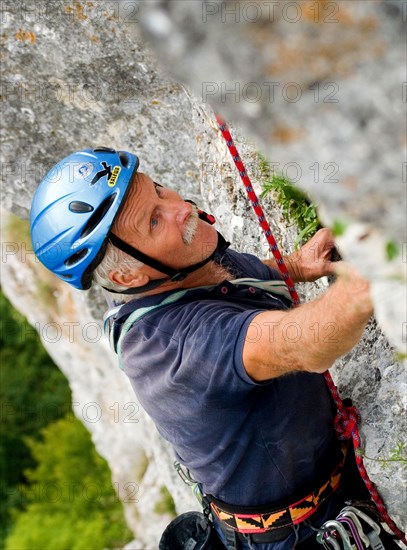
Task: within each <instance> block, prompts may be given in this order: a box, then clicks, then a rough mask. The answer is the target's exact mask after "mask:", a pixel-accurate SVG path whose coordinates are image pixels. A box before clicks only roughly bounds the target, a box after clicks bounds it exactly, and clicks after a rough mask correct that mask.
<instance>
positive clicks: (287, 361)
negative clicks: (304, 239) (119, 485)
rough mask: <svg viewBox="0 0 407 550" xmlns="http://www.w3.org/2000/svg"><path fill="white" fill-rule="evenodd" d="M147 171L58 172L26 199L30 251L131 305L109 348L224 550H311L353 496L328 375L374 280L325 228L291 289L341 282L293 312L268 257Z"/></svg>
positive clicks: (66, 163)
mask: <svg viewBox="0 0 407 550" xmlns="http://www.w3.org/2000/svg"><path fill="white" fill-rule="evenodd" d="M138 164H139V161H138V158H137V157H136V156H135V155H133V154H131V153H128V152H123V151H119V152H117V151H115V150H113V149H109V148H96V149H88V150H85V151H81V152H78V153H75V154H73V155H71V156H69V157H67V158H66V159H64V160H63V161H61V162H60V163H58V164H57V165H56V166H55V167H54V169H53V170H51V172H49V173H48V174H47V176H46V177H45V179H44V180H43V182H42V183H41V185H40V186H39V188H38V189H37V191H36V193H35V196H34V199H33V203H32V209H31V236H32V241H33V247H34V251H35V253H36V255H37V256H38V258H39V259H40V260H41V261H42V262H43V263H44V265H45V266H46V267H48V268H49V269H51V270H52V271H53V272H54V273H55V274H56V275H57V276H58V277H60V278H61V279H62V280H65V281H67V282H69V283H70V284H72V285H73V286H74V287H75V288H78V289H88V288H90V286H91V284H92V281H96V282H97V283H98V284H99V285H101V286H102V287H103V288H105V289H106V290H107V291H108V292H109V295H110V296H113V299H111V300H110V302H111V304H110V305H115V304H117V303H118V302H124V304H123V305H121V306H120V307H115V308H114V309H113V310H112V311H111V313H110V316H109V318H108V319H107V322H108V323H110V324H111V341H112V342H113V345H114V346H115V348H116V350H117V351H118V354H119V359H120V362H121V365H122V367H123V369H124V371H125V372H126V374H127V376H128V377H129V379H130V381H131V384H132V386H133V388H134V391H135V393H136V395H137V398H138V400H139V402H140V403H141V405H142V406H143V407H144V409H145V410H146V412H147V413H148V414H149V415H150V416H151V418H152V419H153V420H154V422H155V424H156V426H157V429H158V431H159V432H160V434H161V435H162V436H163V437H164V438H165V439H166V440H167V441H169V442H170V443H171V444H172V446H173V448H174V452H175V456H176V458H177V460H179V462H180V463H181V464H183V465H185V466H186V467H187V468H188V469H189V470H190V472H191V474H192V476H193V477H194V478H195V479H196V480H198V481H199V483H200V484H201V488H202V491H203V493H204V494H206V495H208V499H209V500H210V501H211V506H212V515H213V519H214V523H215V526H216V529H217V531H218V533H219V535H220V537H221V538H222V540H223V542H224V544H225V545H226V544H228V545H229V546H228V547H229V548H233V547H236V548H237V547H239V548H242V549H246V548H249V547H250V548H258V549H262V550H267V549H270V550H271V549H273V550H284V549H291V548H293V547H294V546H295V545H297V546H296V547H298V548H304V549H305V548H317V547H318V545H317V543H316V542H315V534H314V530H315V527H318V526H320V525H321V524H322V523H323V522H324V521H325V520H327V519H328V518H334V517H335V516H336V514H337V513H338V511H339V510H340V508H341V507H342V506H343V499H344V494H343V491H344V487H346V481H344V482H343V483H342V489H341V482H340V474H341V471H342V468H343V461H344V458H343V453H344V448H343V446H341V444H340V443H339V442H338V440H337V438H336V435H335V432H334V427H333V420H334V415H335V410H334V407H333V404H332V399H331V397H330V394H329V391H328V389H327V387H326V383H325V380H324V378H323V376H322V373H323V372H324V371H326V370H327V369H328V368H330V367H331V366H332V364H333V362H334V361H335V359H337V358H338V357H340V356H342V355H343V354H345V353H346V352H348V351H349V350H351V349H352V347H353V346H354V345H355V344H356V343H357V342H358V341H359V339H360V337H361V335H362V332H363V329H364V327H365V325H366V323H367V322H368V320H369V318H370V316H371V315H372V302H371V298H370V294H369V284H368V282H367V281H366V280H364V279H363V278H362V277H361V276H360V275H359V274H358V273H357V272H356V271H355V270H353V269H351V268H350V267H349V266H346V265H345V264H344V263H343V262H339V263H338V264H333V263H332V262H331V261H330V256H331V252H332V250H333V248H334V242H333V239H332V236H331V234H330V232H329V230H327V229H324V230H321V231H320V232H318V233H317V235H316V236H315V237H314V238H313V239H311V241H309V243H307V244H306V245H305V246H304V247H303V248H302V249H301V250H300V251H298V252H296V253H294V254H292V255H291V256H289V257H287V258H286V261H287V265H288V267H289V269H290V270H291V274H292V276H293V278H294V280H296V281H314V280H316V279H317V278H319V277H322V276H325V275H332V274H334V273H337V274H338V278H337V281H336V282H335V283H334V284H333V285H332V286H331V287H330V288H329V290H328V291H327V292H326V293H325V294H324V295H323V296H321V297H319V298H317V299H316V300H313V301H311V302H309V303H307V304H304V305H301V306H299V307H295V308H294V307H292V302H291V299H290V296H289V294H288V292H287V290H286V287H285V284H284V283H283V282H282V281H281V277H280V275H279V274H278V272H277V271H276V270H275V269H274V267H275V263H274V261H273V260H266V261H265V262H262V261H261V260H259V259H258V258H256V257H255V256H252V255H247V254H239V253H237V252H234V251H232V250H230V249H228V243H226V242H225V240H224V239H223V237H222V236H221V235H220V234H219V233H218V232H217V231H216V230H215V229H214V227H213V225H212V223H213V219H212V217H211V216H209V215H207V214H206V213H204V212H202V211H200V210H198V208H197V207H196V206H195V205H194V204H192V203H191V202H187V201H184V200H183V199H182V198H181V197H180V196H179V195H178V194H177V193H176V192H175V191H172V190H170V189H167V188H164V187H162V186H161V185H159V184H157V183H154V181H153V180H152V179H151V178H150V177H148V176H147V175H145V174H142V173H138V172H137V170H138ZM112 174H114V175H115V177H114V178H113V177H112ZM109 175H110V176H109ZM96 176H97V177H96ZM108 176H109V177H108ZM113 302H115V304H113ZM348 460H349V458H348ZM355 483H356V482H355ZM356 485H357V483H356ZM341 491H342V493H341ZM360 491H361V492H360ZM360 491H359V492H358V490H356V486H355V487H354V495H352V496H356V497H359V496H365V495H364V494H363V489H360ZM311 501H312V503H311ZM310 503H311V504H310ZM242 515H245V517H246V519H242V517H241V516H242ZM249 516H250V517H249ZM260 527H261V528H260Z"/></svg>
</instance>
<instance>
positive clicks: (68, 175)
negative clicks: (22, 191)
mask: <svg viewBox="0 0 407 550" xmlns="http://www.w3.org/2000/svg"><path fill="white" fill-rule="evenodd" d="M138 165H139V159H138V157H137V156H136V155H134V154H132V153H128V152H127V151H115V150H114V149H110V148H108V147H97V148H95V149H85V150H83V151H79V152H77V153H73V154H72V155H69V156H68V157H66V158H64V159H63V160H61V162H59V163H58V164H56V165H55V166H54V167H53V168H52V169H51V170H50V171H49V172H48V174H47V175H46V176H45V178H44V179H43V180H42V182H41V183H40V185H39V186H38V188H37V190H36V191H35V194H34V197H33V201H32V205H31V213H30V226H31V240H32V244H33V250H34V252H35V254H36V256H37V258H38V259H39V260H40V261H41V262H42V263H43V264H44V265H45V267H47V268H48V269H50V270H51V271H53V272H54V273H55V275H57V276H58V277H59V278H60V279H62V280H63V281H66V282H68V283H70V284H71V285H72V286H74V287H75V288H78V289H81V290H86V289H88V288H90V286H91V284H92V272H93V270H94V269H95V268H96V267H97V265H98V264H99V263H100V262H101V261H102V259H103V255H104V253H105V249H106V246H107V242H108V236H109V232H110V228H111V226H112V224H113V222H114V220H115V217H116V216H117V214H118V212H119V209H120V206H121V204H122V203H123V199H124V197H125V196H126V191H127V189H128V187H129V183H130V182H131V180H132V177H133V174H134V173H135V172H136V171H137V168H138Z"/></svg>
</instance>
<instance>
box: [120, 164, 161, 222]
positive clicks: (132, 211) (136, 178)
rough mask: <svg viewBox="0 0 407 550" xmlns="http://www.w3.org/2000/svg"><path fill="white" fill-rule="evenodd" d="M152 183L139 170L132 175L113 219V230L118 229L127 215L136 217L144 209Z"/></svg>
mask: <svg viewBox="0 0 407 550" xmlns="http://www.w3.org/2000/svg"><path fill="white" fill-rule="evenodd" d="M153 185H154V182H153V180H152V179H151V178H150V177H149V176H148V175H147V174H143V173H142V172H139V173H136V174H134V175H133V177H132V180H131V182H130V184H129V187H128V189H127V192H126V196H125V199H124V200H123V202H122V206H121V208H120V210H119V212H118V214H117V216H116V219H115V221H114V224H113V230H117V229H120V227H121V226H122V225H123V223H124V222H125V220H127V219H128V217H129V215H131V216H132V217H137V215H138V214H139V213H140V212H142V211H143V209H144V210H145V208H146V205H147V203H148V200H149V195H150V193H151V189H152V187H153Z"/></svg>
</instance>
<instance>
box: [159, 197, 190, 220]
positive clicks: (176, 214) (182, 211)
mask: <svg viewBox="0 0 407 550" xmlns="http://www.w3.org/2000/svg"><path fill="white" fill-rule="evenodd" d="M192 210H193V206H192V204H190V203H188V202H185V201H183V200H171V201H167V204H166V205H165V211H166V214H167V215H168V216H169V217H170V218H171V219H173V220H175V221H176V223H177V225H179V226H182V225H183V224H184V223H185V221H186V220H187V218H188V217H189V216H190V215H191V213H192Z"/></svg>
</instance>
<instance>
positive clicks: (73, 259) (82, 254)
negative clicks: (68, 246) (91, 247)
mask: <svg viewBox="0 0 407 550" xmlns="http://www.w3.org/2000/svg"><path fill="white" fill-rule="evenodd" d="M87 253H88V249H87V248H82V250H79V251H78V252H75V254H72V256H70V257H69V258H68V259H67V260H65V262H64V264H65V265H66V266H71V265H75V264H77V263H78V262H80V261H81V260H82V258H84V257H85V256H86V255H87Z"/></svg>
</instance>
